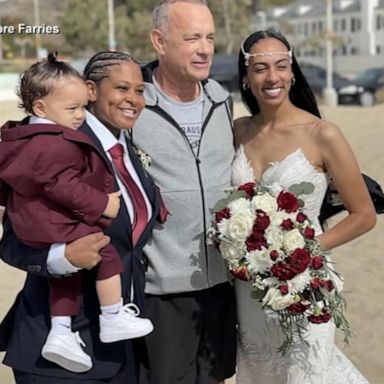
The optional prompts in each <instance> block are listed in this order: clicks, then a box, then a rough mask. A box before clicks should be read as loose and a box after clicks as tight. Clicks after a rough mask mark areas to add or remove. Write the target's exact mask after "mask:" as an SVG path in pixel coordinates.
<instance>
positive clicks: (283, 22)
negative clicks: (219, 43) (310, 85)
mask: <svg viewBox="0 0 384 384" xmlns="http://www.w3.org/2000/svg"><path fill="white" fill-rule="evenodd" d="M266 25H267V26H274V27H276V28H277V29H279V30H280V31H282V32H283V33H284V34H285V35H286V36H287V37H288V40H289V41H290V42H291V43H292V45H293V46H294V49H295V54H296V57H297V58H298V59H299V60H300V61H301V62H307V63H312V64H316V65H320V66H325V41H326V38H325V36H326V32H327V31H326V1H325V0H307V1H305V0H300V1H296V2H293V3H291V4H290V5H287V6H282V7H275V8H272V9H271V10H269V11H268V12H267V14H266ZM332 38H333V57H334V69H335V71H337V72H340V73H343V74H345V75H353V74H355V73H357V72H359V71H362V70H364V69H366V68H368V67H372V66H384V0H333V33H332Z"/></svg>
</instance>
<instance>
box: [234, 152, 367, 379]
mask: <svg viewBox="0 0 384 384" xmlns="http://www.w3.org/2000/svg"><path fill="white" fill-rule="evenodd" d="M250 176H252V180H254V179H255V177H254V175H253V171H252V167H251V165H250V163H249V162H248V161H247V158H246V155H245V153H244V149H243V147H242V146H240V148H239V150H238V151H237V153H236V157H235V160H234V163H233V172H232V181H233V184H234V185H240V184H242V183H244V182H247V181H250V178H249V177H250ZM261 181H262V182H263V183H264V184H265V185H271V184H273V183H274V182H277V183H278V184H280V185H281V186H282V187H283V188H284V189H287V188H288V187H289V186H290V185H292V184H297V183H301V182H303V181H306V182H311V183H312V184H313V185H314V186H315V190H314V192H313V193H312V194H310V195H301V196H300V198H301V199H303V200H304V203H305V206H304V211H305V213H306V214H307V216H308V217H309V218H310V219H311V220H312V222H313V223H314V225H315V228H316V231H317V234H318V233H321V227H320V224H319V223H318V221H317V217H318V214H319V210H320V207H321V203H322V201H323V198H324V194H325V192H326V189H327V184H328V176H327V174H324V173H321V172H319V171H317V170H316V169H315V168H314V167H313V165H312V164H311V163H310V162H309V161H308V160H307V159H306V157H305V156H304V153H303V152H302V150H301V149H300V148H299V149H297V150H296V151H294V152H292V153H291V154H289V155H288V156H287V157H286V158H285V159H284V160H282V161H280V162H275V163H272V164H271V165H270V167H269V168H268V169H267V170H266V171H265V172H264V174H263V175H262V177H261ZM235 291H236V299H237V316H238V323H239V334H238V371H237V373H236V383H237V384H367V383H368V381H367V380H366V379H365V378H364V377H363V376H362V374H361V373H360V372H359V371H358V370H357V369H356V368H355V367H354V366H353V364H352V363H351V362H350V361H349V360H348V359H347V357H346V356H345V355H344V354H343V353H342V352H341V351H340V350H339V349H338V348H337V347H336V345H335V343H334V337H335V325H334V324H333V323H332V322H328V323H326V324H311V323H309V324H308V326H307V329H308V332H306V334H305V338H306V340H307V341H308V343H309V347H308V346H306V345H304V344H303V343H301V342H300V341H297V342H296V343H294V345H293V347H291V349H290V352H288V353H287V354H286V355H284V356H282V355H281V354H280V353H278V352H277V351H276V350H277V348H278V347H279V346H280V345H281V343H282V335H281V332H280V328H279V326H278V323H277V319H276V317H275V316H274V314H273V313H272V312H269V313H266V312H265V311H264V310H263V309H262V308H261V305H260V303H259V302H257V301H256V300H255V299H253V298H252V297H251V291H252V287H251V284H250V283H248V282H244V281H240V280H238V279H236V280H235Z"/></svg>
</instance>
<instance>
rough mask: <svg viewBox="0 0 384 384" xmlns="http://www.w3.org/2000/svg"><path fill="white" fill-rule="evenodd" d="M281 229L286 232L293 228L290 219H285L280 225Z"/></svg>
mask: <svg viewBox="0 0 384 384" xmlns="http://www.w3.org/2000/svg"><path fill="white" fill-rule="evenodd" d="M280 226H281V228H283V229H284V230H286V231H289V230H290V229H292V228H293V223H292V220H291V219H285V220H283V222H282V223H281V224H280Z"/></svg>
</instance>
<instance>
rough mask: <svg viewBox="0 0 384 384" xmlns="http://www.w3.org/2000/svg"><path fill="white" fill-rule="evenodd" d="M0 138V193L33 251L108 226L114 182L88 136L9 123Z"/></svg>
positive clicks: (54, 127) (45, 126)
mask: <svg viewBox="0 0 384 384" xmlns="http://www.w3.org/2000/svg"><path fill="white" fill-rule="evenodd" d="M1 138H2V142H0V189H2V193H0V195H2V196H3V197H4V196H5V197H6V206H7V213H8V215H9V217H10V219H11V222H12V225H13V228H14V230H15V232H16V234H17V236H18V238H19V239H20V240H21V241H23V242H24V243H26V244H27V245H30V246H33V247H45V246H48V245H50V244H52V243H66V242H69V241H72V240H75V239H77V238H79V237H82V236H85V235H87V234H89V233H93V232H98V231H100V230H101V229H103V228H105V227H106V226H108V225H109V224H110V223H111V220H110V219H107V218H104V217H102V213H103V212H104V210H105V207H106V205H107V201H108V196H107V193H110V192H113V190H114V179H113V177H112V175H111V174H110V172H109V170H108V166H107V163H106V161H105V159H103V158H102V157H101V156H100V155H99V154H98V152H97V151H96V149H95V146H94V144H93V142H92V141H91V139H90V138H89V137H88V136H87V135H85V134H84V133H82V132H79V131H75V130H73V129H70V128H66V127H62V126H59V125H53V124H52V125H51V124H31V125H29V124H23V122H21V123H20V122H8V123H6V124H5V125H4V126H3V127H2V129H1ZM0 204H3V205H5V204H4V201H3V202H1V201H0Z"/></svg>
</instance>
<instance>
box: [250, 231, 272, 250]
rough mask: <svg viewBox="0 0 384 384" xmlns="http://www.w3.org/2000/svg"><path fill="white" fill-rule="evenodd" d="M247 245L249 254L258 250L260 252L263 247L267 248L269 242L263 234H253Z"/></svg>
mask: <svg viewBox="0 0 384 384" xmlns="http://www.w3.org/2000/svg"><path fill="white" fill-rule="evenodd" d="M245 245H246V246H247V251H248V252H251V251H255V250H256V249H258V250H260V249H262V248H263V247H264V248H267V240H266V239H265V237H264V236H263V234H262V233H253V234H252V235H251V236H249V237H248V239H247V240H246V241H245Z"/></svg>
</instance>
